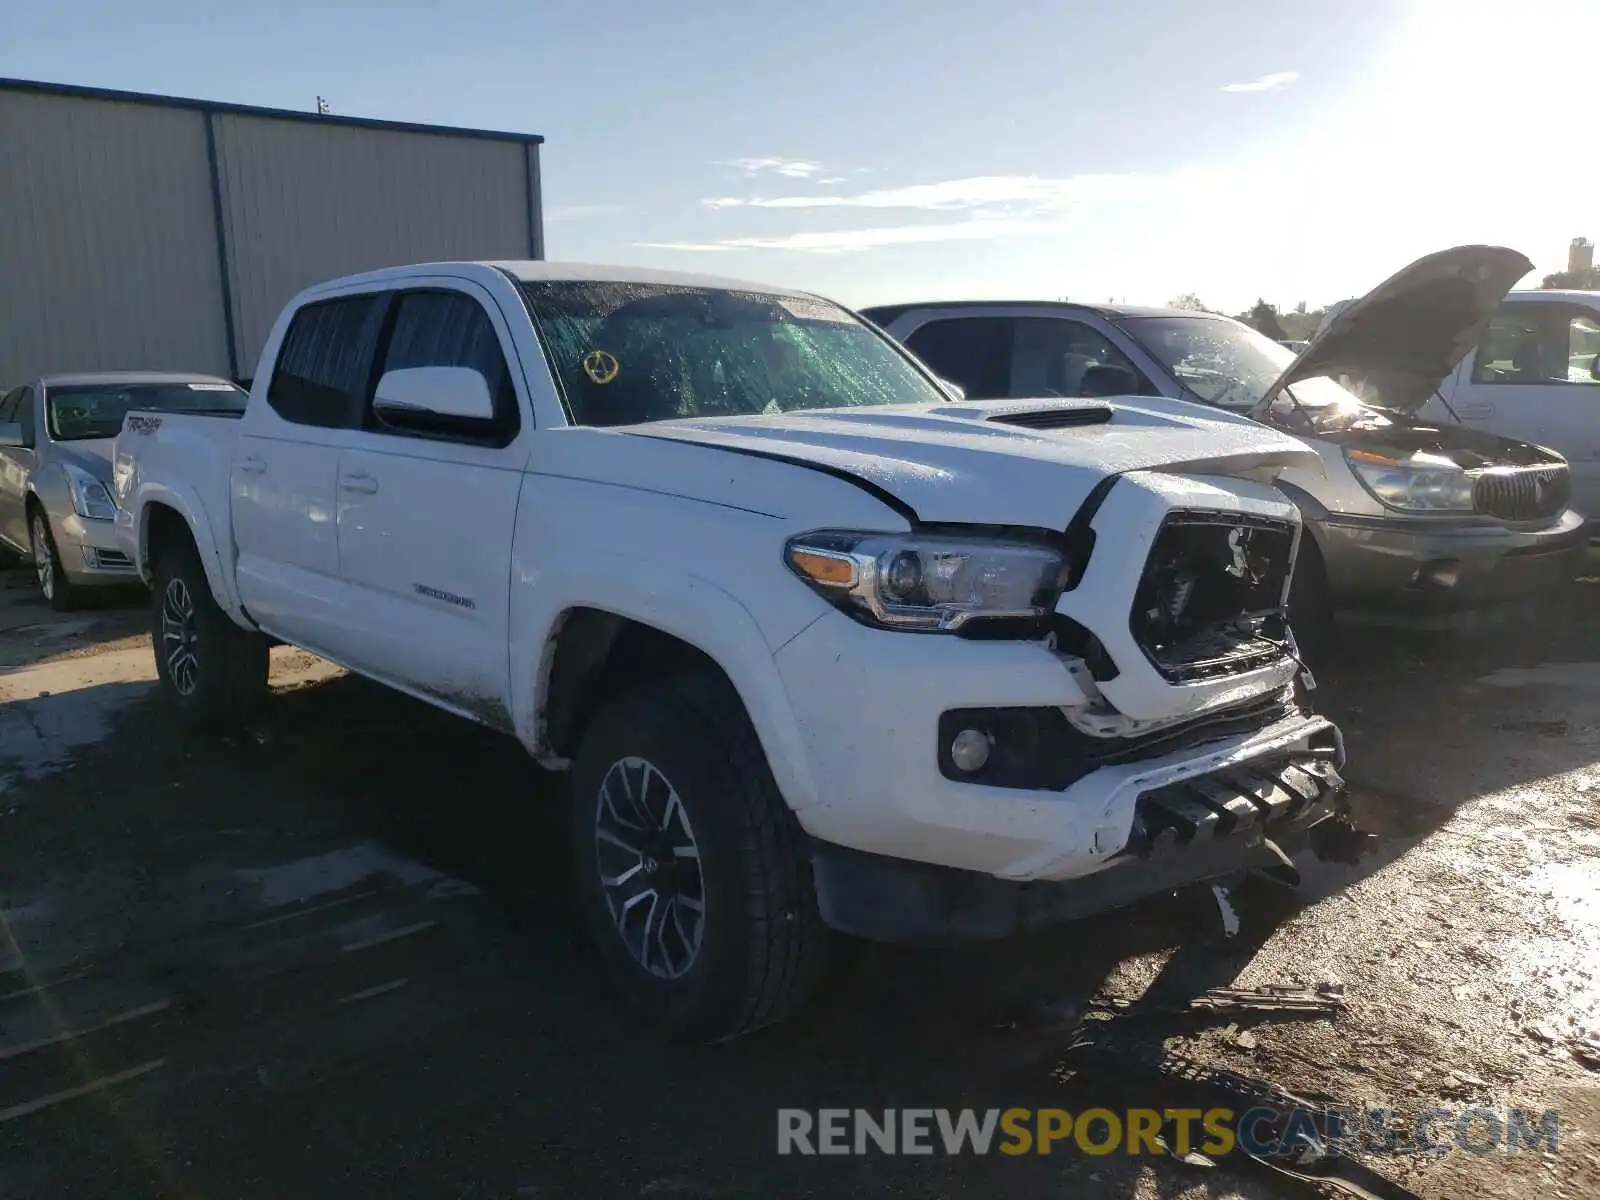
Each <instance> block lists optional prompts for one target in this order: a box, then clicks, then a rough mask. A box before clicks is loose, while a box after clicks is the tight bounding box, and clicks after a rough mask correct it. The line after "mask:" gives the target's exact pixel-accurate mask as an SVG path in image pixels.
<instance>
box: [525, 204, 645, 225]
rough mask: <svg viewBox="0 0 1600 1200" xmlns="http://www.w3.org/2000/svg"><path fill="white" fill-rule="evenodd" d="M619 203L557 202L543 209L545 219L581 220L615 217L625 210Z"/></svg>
mask: <svg viewBox="0 0 1600 1200" xmlns="http://www.w3.org/2000/svg"><path fill="white" fill-rule="evenodd" d="M626 211H627V209H625V208H623V207H622V205H620V204H558V205H556V206H555V207H554V208H547V209H545V210H544V219H545V220H546V221H581V220H583V219H584V218H586V217H615V216H619V215H621V214H622V213H624V212H626Z"/></svg>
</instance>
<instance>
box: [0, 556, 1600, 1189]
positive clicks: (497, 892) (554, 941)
mask: <svg viewBox="0 0 1600 1200" xmlns="http://www.w3.org/2000/svg"><path fill="white" fill-rule="evenodd" d="M1593 573H1594V574H1595V575H1600V569H1594V570H1593ZM1597 602H1600V578H1597V579H1591V580H1589V581H1588V582H1585V583H1581V584H1580V585H1579V586H1578V587H1577V589H1576V590H1575V592H1574V594H1573V595H1572V596H1571V597H1570V599H1569V601H1568V602H1567V603H1566V604H1565V605H1564V607H1562V608H1561V610H1560V611H1558V612H1554V613H1552V614H1551V615H1550V617H1549V619H1548V620H1546V621H1542V622H1539V623H1537V624H1536V625H1522V626H1517V627H1513V628H1510V629H1508V630H1504V631H1502V632H1500V633H1498V634H1495V635H1492V636H1485V637H1479V638H1473V639H1459V638H1441V637H1428V638H1422V637H1421V636H1420V635H1419V636H1411V637H1398V636H1388V637H1376V636H1362V637H1356V638H1351V639H1347V643H1346V651H1345V653H1346V657H1345V658H1344V660H1343V661H1342V662H1341V663H1340V664H1339V665H1338V666H1337V667H1333V668H1328V669H1325V670H1324V671H1322V672H1321V674H1320V679H1319V682H1320V683H1321V687H1320V689H1319V692H1318V695H1319V697H1320V702H1321V704H1322V706H1323V708H1324V709H1325V710H1326V711H1329V712H1330V713H1332V714H1333V715H1334V716H1335V717H1336V718H1337V719H1338V720H1339V721H1340V722H1341V724H1342V725H1343V727H1344V729H1345V731H1346V734H1347V739H1348V745H1349V753H1350V766H1349V770H1348V775H1349V778H1350V782H1351V788H1352V793H1353V795H1354V798H1355V802H1356V805H1357V808H1358V812H1359V813H1360V814H1361V817H1362V820H1363V822H1364V823H1365V824H1367V826H1368V827H1370V828H1371V829H1372V830H1373V831H1374V832H1376V833H1378V834H1379V835H1381V841H1380V844H1379V845H1380V849H1379V852H1378V853H1377V854H1376V855H1375V856H1372V857H1369V858H1367V859H1365V860H1364V861H1363V862H1362V863H1361V864H1360V865H1359V866H1356V867H1330V866H1327V865H1318V864H1313V865H1312V866H1311V867H1309V868H1308V877H1307V882H1306V886H1305V888H1304V889H1303V893H1302V894H1301V895H1300V896H1299V897H1298V898H1297V899H1293V900H1291V899H1289V898H1287V897H1283V896H1282V895H1281V894H1280V893H1269V892H1266V891H1263V892H1260V893H1259V894H1258V893H1257V892H1255V891H1252V892H1250V893H1248V894H1246V895H1245V896H1243V897H1242V898H1241V900H1240V905H1239V907H1240V912H1241V916H1242V920H1243V928H1242V930H1241V931H1240V933H1239V935H1238V936H1237V937H1236V938H1234V939H1232V940H1228V939H1225V938H1224V937H1223V936H1222V933H1221V926H1220V922H1219V921H1218V918H1217V912H1216V908H1215V906H1214V905H1213V904H1212V903H1211V900H1210V897H1209V895H1208V894H1204V893H1203V894H1201V895H1200V896H1198V897H1196V896H1193V895H1190V896H1181V897H1177V898H1174V899H1171V900H1163V901H1160V902H1156V903H1150V904H1146V905H1142V906H1140V907H1138V908H1136V909H1133V910H1130V911H1128V912H1125V913H1120V914H1117V915H1116V916H1114V917H1112V918H1108V919H1101V920H1096V921H1091V922H1085V923H1080V924H1077V925H1072V926H1067V927H1063V928H1060V929H1056V930H1052V931H1050V932H1049V933H1048V934H1045V935H1040V936H1037V937H1033V938H1030V939H1027V940H1025V941H1018V942H1013V943H1007V944H1005V945H1003V946H996V947H987V948H980V949H974V950H970V951H962V952H932V951H909V950H891V949H885V948H880V947H869V946H856V945H852V946H847V947H845V948H844V952H843V953H842V954H841V955H840V956H839V960H838V963H837V965H836V966H835V968H834V969H833V971H832V974H831V976H830V978H829V979H828V981H827V983H826V985H825V988H824V990H823V993H822V995H821V996H820V997H819V999H818V1000H817V1002H816V1003H815V1004H813V1005H812V1006H811V1007H810V1008H809V1009H808V1010H807V1011H806V1012H805V1013H804V1014H803V1015H802V1016H801V1018H800V1019H798V1020H797V1021H795V1022H794V1023H792V1024H790V1025H788V1026H786V1027H784V1028H781V1029H776V1030H770V1031H767V1032H764V1033H762V1034H759V1035H757V1036H755V1037H752V1038H749V1039H745V1040H743V1041H740V1042H736V1043H734V1044H732V1045H729V1046H724V1047H720V1048H715V1049H709V1050H691V1049H683V1048H676V1047H672V1046H669V1045H665V1044H663V1043H661V1042H660V1041H658V1040H657V1039H656V1038H654V1037H653V1036H652V1035H651V1034H650V1033H648V1032H646V1031H644V1030H642V1029H640V1028H638V1027H637V1026H636V1025H635V1024H634V1023H633V1022H631V1021H630V1019H629V1018H628V1016H627V1015H626V1014H625V1012H624V1011H623V1010H622V1009H620V1008H619V1006H618V1005H617V1004H616V1003H615V1002H614V1001H613V999H612V998H611V996H610V995H609V993H608V992H607V990H606V988H605V986H604V985H603V983H602V982H601V981H600V979H599V976H598V971H597V969H596V967H595V965H594V964H593V963H592V961H591V959H590V957H589V955H588V953H587V952H586V951H585V949H584V947H583V945H582V943H581V942H580V941H579V939H578V938H577V937H576V935H575V933H574V926H573V923H572V922H571V920H570V917H569V912H568V909H567V906H566V901H565V898H564V896H565V893H564V889H563V886H562V863H561V853H560V851H559V849H558V841H559V838H558V837H557V835H556V831H555V827H554V824H553V822H552V820H551V818H550V815H549V814H550V811H551V809H552V808H553V807H554V806H553V805H552V803H551V801H552V798H553V796H554V795H555V794H556V793H555V788H556V783H555V781H553V780H552V779H551V778H548V777H545V776H542V775H541V774H540V773H539V772H538V771H537V770H536V769H535V768H534V767H532V766H531V764H530V763H529V762H528V761H527V760H526V758H525V757H524V756H523V754H522V752H521V751H520V749H519V748H518V747H517V746H516V745H515V744H513V743H512V742H510V741H509V740H508V739H504V738H501V737H499V736H498V735H495V734H492V733H489V732H486V731H484V730H481V729H478V728H476V727H473V726H471V725H469V724H467V723H465V722H461V721H458V720H455V719H454V718H450V717H447V716H444V715H441V714H438V713H435V712H434V711H432V710H430V709H428V708H426V707H424V706H422V705H420V704H417V703H414V702H412V701H410V700H407V699H405V698H402V697H398V696H395V695H393V694H391V693H388V692H386V691H384V690H382V689H380V688H377V687H375V686H372V685H370V684H367V683H365V682H364V681H361V680H358V679H354V678H351V677H348V676H346V675H344V674H343V673H341V672H339V671H338V670H336V669H334V668H331V667H329V666H327V665H326V664H324V663H321V662H319V661H318V660H316V659H313V658H311V657H310V656H307V655H304V654H300V653H297V652H291V651H289V650H287V649H280V650H278V651H275V653H274V673H273V682H274V686H275V690H276V691H277V693H278V694H277V695H276V696H275V698H274V701H273V704H272V705H271V709H270V712H269V714H268V717H267V719H266V723H265V724H264V725H263V726H262V727H261V728H260V729H259V730H258V731H257V732H255V733H254V734H252V735H250V736H247V737H241V738H237V739H234V740H230V741H195V740H192V739H190V740H186V739H184V738H182V737H180V736H179V735H178V733H177V732H176V731H175V730H174V728H173V727H172V726H171V725H170V724H169V722H168V721H167V720H165V719H164V716H163V711H162V708H161V706H160V704H159V701H158V698H157V697H155V695H154V690H153V687H152V683H151V681H152V679H153V665H152V661H151V658H150V653H149V649H148V644H147V642H146V640H145V638H144V636H143V628H144V621H145V617H144V609H143V607H142V603H143V601H142V599H140V598H138V597H134V598H131V599H130V600H128V601H126V602H123V603H120V604H118V605H113V606H110V607H107V608H104V609H102V610H99V611H95V612H91V613H87V614H74V615H72V616H70V617H62V616H55V615H52V614H51V613H49V612H48V610H47V609H46V608H44V606H43V605H42V604H41V603H40V602H39V601H38V599H37V598H36V595H35V593H34V591H33V589H32V588H31V585H30V583H29V581H28V579H27V578H26V577H25V576H23V575H21V574H20V573H15V572H12V573H8V574H6V575H3V576H0V1197H6V1198H12V1197H16V1198H22V1197H49V1198H52V1200H54V1198H60V1197H117V1198H122V1197H145V1196H173V1197H180V1196H181V1197H196V1198H206V1200H210V1198H213V1197H295V1198H296V1200H318V1198H321V1197H328V1198H329V1200H334V1198H337V1200H348V1198H349V1197H352V1196H373V1197H380V1196H381V1197H413V1196H415V1197H519V1198H520V1197H578V1196H617V1197H628V1196H661V1197H674V1196H680V1197H736V1196H752V1197H754V1196H762V1197H766V1196H851V1197H856V1196H865V1195H891V1196H920V1197H960V1196H984V1197H991V1196H1006V1197H1018V1198H1024V1200H1025V1198H1029V1197H1045V1196H1050V1197H1056V1196H1062V1195H1078V1194H1082V1195H1126V1194H1136V1195H1140V1196H1151V1197H1189V1196H1196V1197H1198V1196H1207V1197H1226V1196H1234V1195H1238V1196H1273V1195H1278V1194H1284V1193H1282V1192H1281V1191H1280V1189H1278V1188H1277V1187H1276V1185H1271V1184H1266V1183H1263V1182H1262V1181H1260V1180H1255V1179H1251V1178H1248V1177H1246V1176H1245V1175H1242V1174H1240V1173H1239V1172H1238V1171H1236V1170H1234V1169H1232V1168H1230V1167H1228V1166H1227V1165H1226V1164H1224V1165H1223V1166H1220V1167H1207V1166H1203V1165H1191V1164H1186V1163H1182V1162H1178V1161H1175V1160H1172V1159H1168V1158H1154V1157H1148V1156H1146V1157H1142V1158H1127V1157H1123V1156H1109V1157H1089V1156H1085V1155H1082V1154H1079V1153H1077V1152H1076V1151H1071V1150H1062V1149H1061V1148H1059V1147H1058V1148H1057V1150H1056V1152H1055V1153H1054V1154H1052V1155H1050V1156H1048V1157H1044V1156H1039V1155H1028V1156H1023V1157H1017V1158H1013V1157H1006V1156H1000V1155H990V1156H986V1157H974V1156H965V1157H948V1156H944V1155H934V1156H932V1157H888V1156H883V1155H868V1156H863V1157H843V1158H804V1157H793V1156H790V1157H780V1156H779V1155H778V1154H777V1153H776V1111H777V1109H779V1108H780V1107H799V1108H810V1109H817V1108H822V1107H849V1108H857V1107H861V1108H870V1109H883V1108H903V1107H916V1106H924V1107H944V1108H959V1107H962V1106H968V1105H970V1106H974V1107H978V1108H989V1107H1000V1108H1005V1107H1011V1106H1025V1107H1041V1106H1055V1105H1061V1106H1065V1107H1069V1108H1075V1109H1081V1108H1082V1107H1083V1106H1084V1105H1085V1104H1087V1103H1096V1102H1099V1099H1100V1098H1101V1096H1102V1092H1101V1091H1100V1090H1099V1089H1101V1088H1102V1087H1103V1086H1104V1087H1110V1086H1111V1084H1112V1083H1117V1084H1118V1085H1119V1088H1120V1090H1119V1092H1118V1095H1119V1096H1121V1097H1123V1098H1124V1100H1125V1101H1126V1102H1130V1103H1148V1104H1150V1105H1151V1106H1153V1107H1161V1106H1163V1104H1165V1103H1170V1098H1169V1097H1166V1096H1164V1095H1163V1094H1162V1093H1161V1092H1160V1091H1159V1090H1158V1089H1157V1088H1156V1086H1155V1085H1153V1084H1152V1085H1150V1086H1149V1087H1148V1088H1147V1089H1146V1092H1140V1091H1139V1088H1140V1087H1141V1086H1143V1085H1140V1084H1139V1083H1138V1081H1137V1078H1136V1077H1135V1078H1134V1079H1133V1080H1132V1081H1131V1082H1130V1081H1129V1080H1111V1079H1108V1078H1107V1077H1105V1076H1104V1075H1103V1074H1102V1075H1101V1076H1096V1075H1095V1073H1094V1072H1086V1073H1081V1074H1079V1075H1078V1076H1077V1077H1076V1078H1075V1079H1073V1080H1072V1081H1071V1083H1070V1084H1063V1083H1062V1082H1061V1081H1060V1076H1061V1072H1060V1071H1059V1070H1058V1067H1059V1065H1060V1064H1061V1062H1062V1060H1063V1055H1064V1053H1065V1050H1066V1046H1067V1044H1068V1039H1069V1036H1070V1028H1071V1026H1072V1023H1073V1021H1072V1018H1073V1015H1074V1014H1075V1013H1076V1012H1077V1011H1078V1010H1079V1008H1080V1007H1081V1005H1082V1004H1083V1003H1084V1002H1085V1001H1086V1000H1088V999H1089V998H1091V997H1094V996H1097V995H1098V996H1100V997H1102V998H1107V997H1117V998H1123V999H1127V1000H1137V999H1140V998H1141V997H1142V998H1144V999H1145V1000H1146V1001H1151V1000H1158V999H1174V998H1175V999H1179V1000H1184V999H1187V998H1188V997H1190V996H1193V995H1195V994H1197V993H1198V992H1199V991H1200V990H1203V989H1205V988H1208V987H1215V986H1220V985H1225V984H1229V983H1233V982H1235V981H1237V982H1238V983H1240V984H1248V985H1254V984H1268V983H1293V982H1299V983H1304V984H1317V983H1326V982H1329V981H1338V982H1342V983H1343V985H1344V988H1345V994H1346V996H1347V997H1348V1006H1347V1008H1346V1010H1345V1011H1344V1012H1343V1013H1342V1014H1341V1015H1339V1016H1338V1017H1336V1018H1332V1019H1329V1018H1317V1019H1304V1018H1299V1019H1281V1018H1280V1019H1276V1020H1258V1021H1254V1022H1252V1021H1249V1020H1245V1019H1241V1018H1231V1019H1224V1020H1223V1021H1222V1022H1221V1023H1217V1022H1212V1025H1211V1027H1209V1028H1207V1027H1204V1026H1203V1025H1197V1024H1196V1023H1194V1022H1193V1021H1189V1022H1187V1023H1179V1022H1178V1020H1177V1019H1176V1018H1174V1019H1173V1020H1171V1021H1166V1022H1163V1021H1162V1020H1160V1019H1155V1018H1151V1019H1148V1020H1143V1021H1140V1022H1139V1023H1138V1024H1137V1025H1136V1026H1134V1028H1136V1029H1137V1030H1138V1031H1139V1033H1138V1036H1140V1037H1143V1038H1145V1039H1147V1040H1148V1041H1149V1042H1151V1043H1152V1044H1160V1043H1161V1042H1162V1041H1163V1040H1165V1042H1166V1044H1167V1046H1168V1047H1169V1049H1172V1050H1175V1051H1180V1052H1182V1053H1184V1054H1187V1055H1191V1056H1193V1057H1195V1058H1198V1059H1199V1060H1201V1061H1202V1062H1206V1063H1210V1064H1212V1065H1216V1066H1223V1067H1228V1068H1231V1069H1233V1070H1237V1071H1241V1072H1244V1073H1247V1074H1250V1075H1253V1076H1257V1077H1262V1078H1266V1079H1269V1080H1272V1081H1274V1082H1276V1083H1278V1084H1280V1085H1282V1086H1284V1087H1287V1088H1289V1089H1291V1090H1293V1091H1295V1092H1296V1093H1298V1094H1301V1095H1308V1096H1312V1097H1313V1098H1317V1099H1319V1101H1321V1102H1337V1103H1343V1104H1347V1105H1356V1106H1366V1107H1388V1108H1392V1109H1394V1110H1395V1111H1396V1113H1397V1115H1398V1116H1399V1117H1400V1118H1401V1119H1402V1120H1403V1121H1407V1122H1409V1121H1414V1120H1415V1118H1416V1117H1417V1116H1418V1115H1419V1114H1421V1113H1422V1112H1424V1111H1426V1110H1428V1109H1433V1108H1445V1109H1449V1110H1450V1111H1452V1112H1455V1111H1459V1110H1460V1109H1462V1108H1463V1107H1467V1106H1484V1107H1490V1108H1494V1109H1498V1110H1502V1111H1503V1110H1504V1109H1507V1108H1510V1107H1513V1106H1515V1107H1523V1108H1528V1109H1533V1110H1537V1111H1542V1110H1544V1109H1549V1108H1554V1109H1556V1110H1558V1113H1559V1148H1558V1150H1557V1151H1556V1152H1555V1153H1554V1154H1550V1153H1529V1152H1524V1153H1521V1154H1517V1155H1507V1154H1504V1153H1496V1154H1490V1155H1485V1156H1482V1157H1479V1156H1474V1155H1468V1154H1463V1153H1459V1152H1456V1153H1448V1154H1432V1155H1407V1156H1379V1157H1372V1158H1368V1159H1367V1160H1366V1161H1367V1162H1368V1163H1369V1164H1370V1165H1372V1166H1373V1167H1375V1168H1376V1169H1378V1170H1379V1171H1380V1172H1382V1173H1383V1174H1385V1175H1387V1176H1388V1177H1389V1178H1391V1179H1394V1180H1396V1181H1399V1182H1401V1183H1403V1184H1404V1185H1405V1186H1406V1187H1408V1188H1410V1189H1412V1190H1414V1191H1415V1192H1417V1193H1420V1194H1421V1195H1424V1196H1430V1197H1432V1196H1438V1197H1461V1196H1479V1195H1481V1196H1490V1195H1493V1196H1527V1197H1532V1196H1556V1197H1565V1196H1570V1197H1574V1198H1576V1197H1580V1196H1586V1195H1588V1196H1592V1195H1595V1194H1600V1072H1597V1071H1596V1070H1593V1069H1591V1068H1590V1067H1588V1066H1586V1065H1585V1062H1584V1057H1583V1054H1582V1052H1581V1049H1578V1048H1577V1047H1580V1045H1581V1043H1580V1042H1579V1041H1578V1040H1577V1039H1579V1038H1580V1037H1581V1036H1582V1035H1583V1034H1584V1033H1585V1032H1587V1031H1592V1030H1594V1029H1595V1028H1596V1027H1597V1026H1600V867H1597V862H1600V603H1597ZM1106 1094H1109V1093H1106ZM1146 1094H1147V1095H1148V1099H1145V1100H1141V1099H1139V1097H1141V1096H1144V1095H1146ZM1129 1096H1132V1097H1134V1098H1133V1099H1132V1100H1126V1098H1127V1097H1129Z"/></svg>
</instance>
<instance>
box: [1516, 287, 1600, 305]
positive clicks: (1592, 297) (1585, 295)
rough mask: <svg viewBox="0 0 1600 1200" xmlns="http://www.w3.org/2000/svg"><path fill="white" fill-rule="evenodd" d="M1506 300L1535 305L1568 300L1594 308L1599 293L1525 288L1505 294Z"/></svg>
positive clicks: (1581, 290)
mask: <svg viewBox="0 0 1600 1200" xmlns="http://www.w3.org/2000/svg"><path fill="white" fill-rule="evenodd" d="M1506 299H1507V300H1510V301H1523V302H1535V303H1536V302H1538V301H1540V300H1569V301H1572V302H1574V303H1577V304H1584V305H1588V306H1589V307H1590V308H1594V307H1595V306H1596V305H1600V291H1585V290H1583V289H1582V288H1526V289H1523V290H1520V291H1515V292H1507V293H1506Z"/></svg>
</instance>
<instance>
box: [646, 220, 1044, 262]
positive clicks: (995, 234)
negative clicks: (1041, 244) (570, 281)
mask: <svg viewBox="0 0 1600 1200" xmlns="http://www.w3.org/2000/svg"><path fill="white" fill-rule="evenodd" d="M1059 228H1060V226H1059V224H1058V223H1056V222H1054V221H1048V220H1040V219H1033V218H1030V219H1008V218H1003V217H983V216H974V217H969V218H968V219H966V220H964V221H953V222H943V223H939V224H926V225H891V226H880V227H878V228H876V229H831V230H818V231H814V232H805V233H789V234H784V235H782V236H779V237H732V238H721V239H718V240H717V241H714V242H637V243H635V245H638V246H641V247H645V248H648V249H652V250H681V251H686V252H689V253H695V254H715V253H727V252H729V251H739V250H789V251H795V252H798V253H801V254H849V253H854V252H858V251H862V250H877V249H879V248H881V247H884V246H913V245H923V244H926V243H929V242H972V241H990V240H992V239H995V238H1009V237H1030V236H1032V237H1037V236H1040V235H1042V234H1048V233H1051V232H1054V231H1056V230H1058V229H1059Z"/></svg>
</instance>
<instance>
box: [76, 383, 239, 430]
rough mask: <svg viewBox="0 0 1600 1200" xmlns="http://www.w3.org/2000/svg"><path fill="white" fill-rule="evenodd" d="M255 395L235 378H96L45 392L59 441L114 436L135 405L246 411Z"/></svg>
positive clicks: (164, 409)
mask: <svg viewBox="0 0 1600 1200" xmlns="http://www.w3.org/2000/svg"><path fill="white" fill-rule="evenodd" d="M249 398H250V397H249V395H248V394H247V393H246V392H245V391H244V389H243V388H239V387H235V386H234V385H233V384H231V383H223V382H221V381H220V380H217V381H198V380H197V381H196V382H194V383H96V384H75V385H72V386H70V387H53V388H51V389H50V390H49V391H48V392H46V393H45V420H46V421H47V422H49V426H50V436H51V437H52V438H54V439H55V440H56V441H58V442H82V441H88V440H89V439H91V438H114V437H116V436H117V434H119V433H121V432H122V418H123V417H125V416H127V415H128V410H129V409H133V408H153V409H155V410H156V411H158V412H229V413H234V412H243V411H244V406H245V401H247V400H248V399H249Z"/></svg>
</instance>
